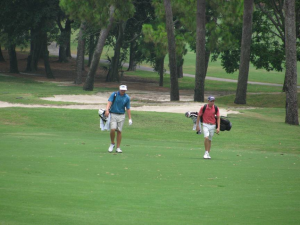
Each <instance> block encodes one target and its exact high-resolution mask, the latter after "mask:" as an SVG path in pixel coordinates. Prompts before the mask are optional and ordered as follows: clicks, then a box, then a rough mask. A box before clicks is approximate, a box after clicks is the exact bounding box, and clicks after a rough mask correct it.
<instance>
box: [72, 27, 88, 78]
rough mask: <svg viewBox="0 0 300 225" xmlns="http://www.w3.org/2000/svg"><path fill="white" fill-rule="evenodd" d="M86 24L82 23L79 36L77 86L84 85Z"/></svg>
mask: <svg viewBox="0 0 300 225" xmlns="http://www.w3.org/2000/svg"><path fill="white" fill-rule="evenodd" d="M85 29H86V24H85V22H84V21H82V22H81V25H80V30H79V34H78V45H77V57H76V74H77V77H76V80H75V81H74V83H75V84H81V83H82V68H83V64H84V49H85V38H84V37H83V35H84V31H85Z"/></svg>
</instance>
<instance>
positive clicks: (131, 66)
mask: <svg viewBox="0 0 300 225" xmlns="http://www.w3.org/2000/svg"><path fill="white" fill-rule="evenodd" d="M136 50H137V44H136V41H133V42H130V53H129V66H128V69H127V71H136V59H135V53H136Z"/></svg>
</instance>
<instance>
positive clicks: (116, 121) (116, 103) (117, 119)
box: [105, 85, 132, 153]
mask: <svg viewBox="0 0 300 225" xmlns="http://www.w3.org/2000/svg"><path fill="white" fill-rule="evenodd" d="M126 91H127V86H126V85H121V86H120V87H119V91H118V92H114V93H112V94H111V95H110V97H109V99H108V102H107V106H106V110H105V116H106V117H108V116H109V113H110V140H111V144H110V146H109V148H108V152H112V151H113V149H114V147H115V132H116V131H117V149H116V152H117V153H122V150H121V149H120V145H121V140H122V128H123V124H124V121H125V108H126V110H127V115H128V118H129V125H131V124H132V119H131V112H130V97H129V96H128V95H127V94H126V93H125V92H126Z"/></svg>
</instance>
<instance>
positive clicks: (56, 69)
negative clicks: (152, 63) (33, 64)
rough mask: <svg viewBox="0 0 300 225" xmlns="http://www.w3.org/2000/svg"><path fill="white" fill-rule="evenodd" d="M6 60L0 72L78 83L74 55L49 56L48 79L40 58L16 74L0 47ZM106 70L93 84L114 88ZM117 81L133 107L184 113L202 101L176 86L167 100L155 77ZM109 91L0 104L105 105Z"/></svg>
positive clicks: (22, 63)
mask: <svg viewBox="0 0 300 225" xmlns="http://www.w3.org/2000/svg"><path fill="white" fill-rule="evenodd" d="M3 55H4V58H5V60H6V62H0V72H1V73H3V74H6V75H10V76H15V77H24V78H29V79H32V80H35V81H39V82H55V83H59V84H60V85H63V86H81V87H82V84H81V85H77V84H74V80H75V78H76V71H75V68H76V61H75V59H69V62H68V63H59V62H58V61H57V58H56V57H53V58H50V65H51V69H52V72H53V74H54V76H55V79H53V80H49V79H47V78H46V74H45V70H44V64H43V61H42V60H40V62H39V65H38V70H37V71H36V72H30V73H27V72H21V73H20V74H10V73H8V71H9V58H8V54H7V52H6V51H3ZM17 57H18V66H19V70H20V71H25V69H26V63H27V54H26V53H22V52H21V53H20V52H18V53H17ZM88 70H89V68H88V67H87V66H86V67H85V71H84V73H83V81H85V79H86V75H87V71H88ZM105 77H106V71H105V70H103V69H101V68H99V69H98V70H97V73H96V76H95V82H94V86H95V87H102V88H105V87H106V88H114V89H116V90H118V87H119V85H120V83H113V82H105ZM121 83H123V84H126V85H127V86H128V91H127V94H128V95H129V96H130V97H131V105H132V110H136V111H155V112H173V113H185V112H187V111H198V110H199V108H200V107H201V106H202V105H203V103H195V102H193V95H194V93H193V91H191V90H180V101H177V102H173V101H172V102H170V94H169V92H170V90H169V88H165V87H159V86H158V82H157V81H155V80H147V79H141V78H139V77H134V76H126V73H125V74H124V76H123V78H122V81H121ZM110 94H111V93H109V92H101V93H97V94H96V95H56V96H54V97H51V98H42V99H44V100H48V101H64V102H74V103H76V105H64V106H55V105H23V104H12V103H7V102H1V101H0V107H27V108H37V107H44V108H70V109H99V108H105V106H106V103H107V100H108V97H109V95H110ZM205 94H206V96H205V97H207V96H208V95H214V96H216V97H218V96H221V95H224V94H226V93H221V92H214V93H205ZM220 113H221V115H223V116H227V114H232V113H239V112H238V111H233V110H229V109H223V108H220Z"/></svg>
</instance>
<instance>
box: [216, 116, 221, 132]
mask: <svg viewBox="0 0 300 225" xmlns="http://www.w3.org/2000/svg"><path fill="white" fill-rule="evenodd" d="M217 124H218V128H217V131H216V132H217V134H218V133H219V132H220V125H221V119H220V116H217Z"/></svg>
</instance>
